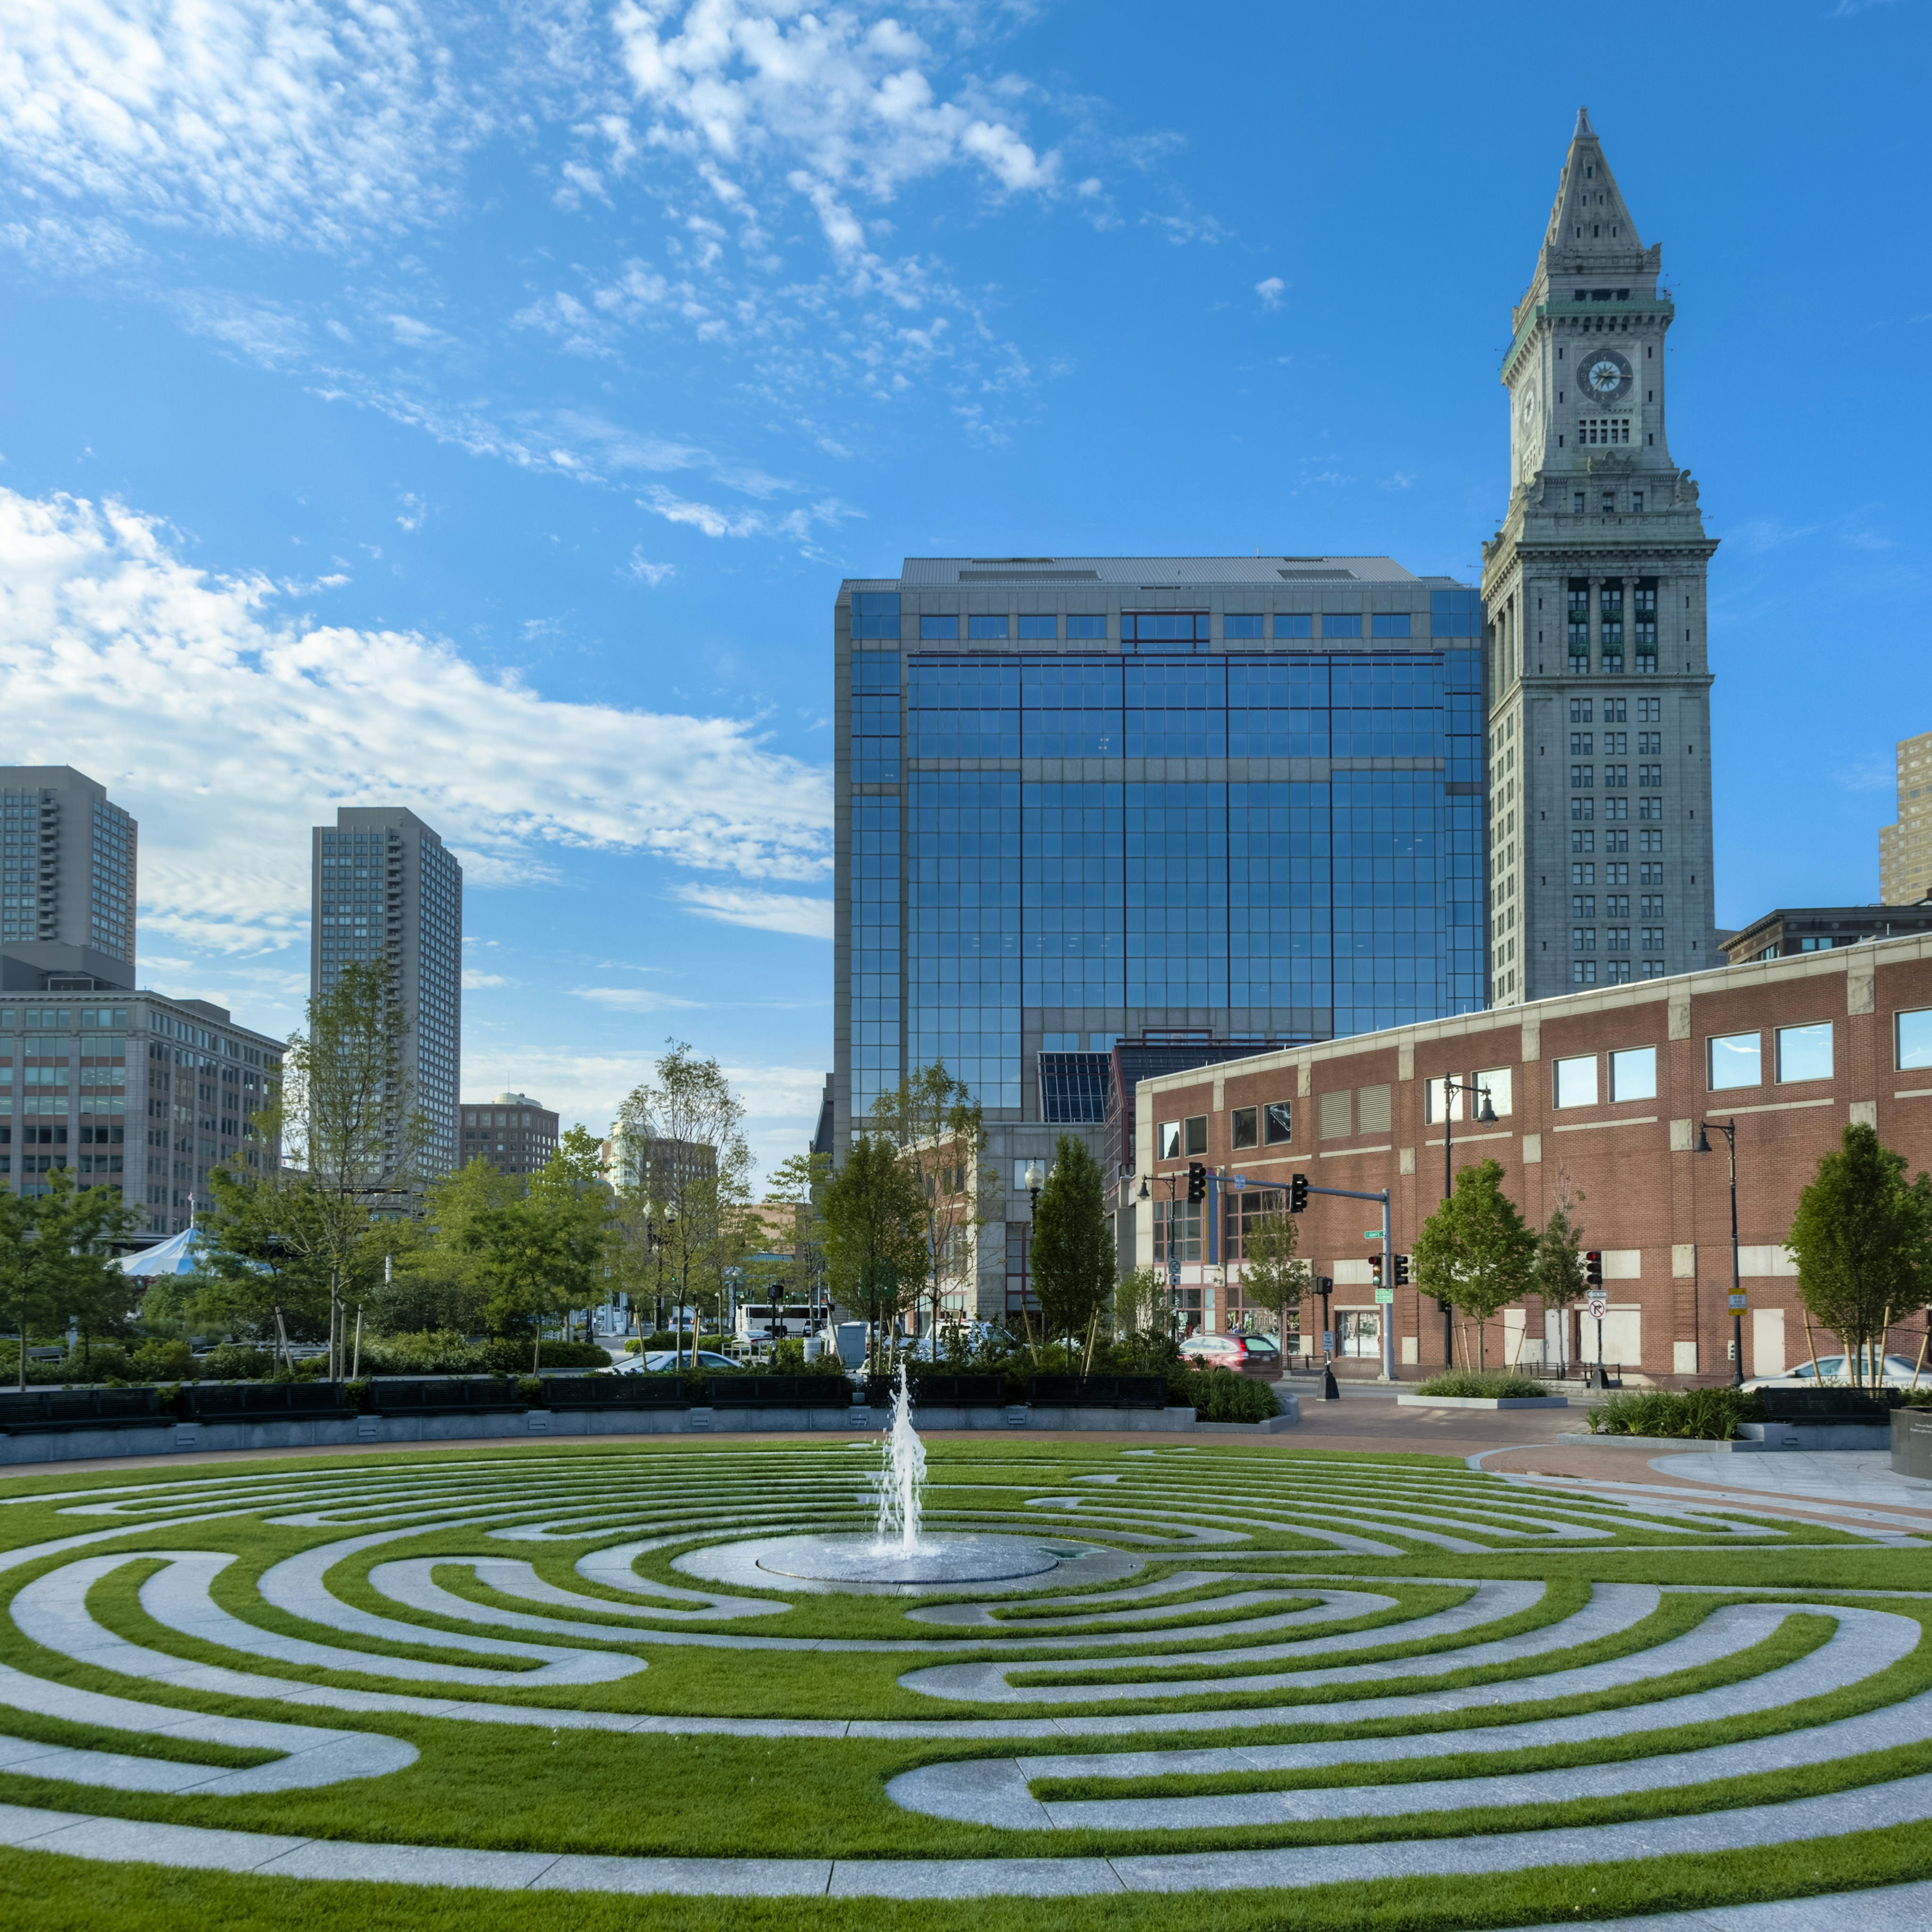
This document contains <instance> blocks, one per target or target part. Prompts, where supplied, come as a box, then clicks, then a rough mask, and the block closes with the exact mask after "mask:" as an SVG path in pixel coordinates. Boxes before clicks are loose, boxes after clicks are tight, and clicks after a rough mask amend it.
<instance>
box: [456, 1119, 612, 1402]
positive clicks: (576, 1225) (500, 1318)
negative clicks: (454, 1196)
mask: <svg viewBox="0 0 1932 1932" xmlns="http://www.w3.org/2000/svg"><path fill="white" fill-rule="evenodd" d="M457 1238H458V1240H459V1241H460V1242H461V1243H462V1244H463V1245H464V1246H465V1247H466V1248H467V1249H468V1250H469V1252H470V1253H472V1254H473V1255H475V1257H476V1261H477V1273H478V1277H479V1279H480V1280H481V1283H483V1285H484V1288H485V1289H486V1290H487V1295H488V1299H487V1301H486V1303H485V1304H484V1314H485V1316H486V1317H487V1319H488V1320H489V1322H490V1325H491V1326H492V1327H493V1328H496V1330H498V1331H499V1332H501V1331H505V1330H508V1329H512V1328H521V1327H523V1326H526V1325H527V1326H528V1328H529V1331H530V1335H531V1345H530V1372H531V1373H532V1374H533V1375H534V1374H535V1373H536V1371H537V1370H538V1369H539V1368H540V1367H541V1366H542V1363H543V1325H544V1321H545V1319H547V1318H548V1317H550V1316H561V1315H564V1314H565V1313H567V1312H568V1310H571V1309H573V1308H587V1307H591V1306H592V1304H594V1302H595V1298H596V1296H597V1295H598V1292H599V1291H600V1290H601V1286H602V1284H603V1280H604V1268H603V1263H604V1249H605V1247H606V1246H607V1243H608V1241H609V1239H610V1198H609V1196H608V1195H607V1193H606V1192H605V1190H604V1187H603V1185H602V1177H601V1162H600V1161H599V1159H598V1151H597V1143H596V1142H595V1141H594V1140H592V1139H591V1137H590V1136H589V1134H588V1133H586V1132H585V1131H584V1130H583V1128H582V1127H573V1128H571V1130H570V1131H569V1132H568V1133H566V1134H565V1136H564V1137H563V1140H562V1144H561V1145H559V1148H557V1151H556V1153H555V1154H552V1155H551V1156H550V1159H549V1160H548V1161H547V1163H545V1164H544V1168H543V1169H542V1171H541V1172H540V1173H538V1174H537V1175H533V1176H532V1178H531V1181H530V1186H529V1192H528V1193H526V1194H525V1195H524V1196H523V1197H522V1198H521V1199H517V1200H511V1201H506V1202H503V1203H502V1205H499V1206H494V1207H485V1208H479V1209H478V1210H477V1211H476V1212H475V1214H472V1216H471V1217H470V1218H469V1221H468V1223H466V1226H464V1227H463V1230H462V1231H461V1232H460V1235H458V1237H457Z"/></svg>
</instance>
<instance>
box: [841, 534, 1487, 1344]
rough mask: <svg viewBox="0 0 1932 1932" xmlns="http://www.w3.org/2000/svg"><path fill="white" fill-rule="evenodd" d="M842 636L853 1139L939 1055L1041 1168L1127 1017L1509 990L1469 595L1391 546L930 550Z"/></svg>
mask: <svg viewBox="0 0 1932 1932" xmlns="http://www.w3.org/2000/svg"><path fill="white" fill-rule="evenodd" d="M834 625H835V643H836V650H837V679H838V688H837V703H838V732H839V755H838V793H837V809H838V959H837V968H836V970H837V974H838V1028H837V1071H836V1074H835V1091H834V1100H835V1106H836V1108H837V1110H838V1115H839V1118H838V1121H837V1122H836V1139H837V1141H838V1144H839V1145H843V1144H844V1140H845V1139H846V1137H847V1136H849V1134H850V1133H852V1132H853V1131H855V1130H857V1129H859V1128H860V1127H862V1125H863V1124H864V1121H865V1115H866V1113H867V1112H868V1109H869V1108H870V1106H871V1103H872V1102H873V1100H874V1099H875V1098H876V1097H877V1095H878V1094H879V1093H880V1092H881V1091H884V1090H887V1089H889V1088H891V1087H892V1085H894V1084H895V1082H897V1081H898V1079H899V1078H900V1076H901V1073H904V1072H905V1071H907V1070H911V1069H915V1068H917V1067H921V1066H924V1065H926V1064H930V1063H931V1062H932V1061H935V1060H938V1061H944V1063H945V1064H946V1065H947V1067H948V1068H949V1069H950V1070H952V1071H953V1073H956V1075H958V1076H959V1077H960V1078H961V1079H964V1080H965V1081H966V1082H968V1084H969V1085H971V1087H972V1088H973V1089H974V1092H975V1093H976V1094H977V1095H978V1097H979V1098H980V1101H981V1103H982V1104H983V1106H984V1107H985V1108H986V1112H987V1116H988V1120H989V1124H993V1125H994V1126H995V1134H994V1142H995V1147H994V1151H993V1153H994V1158H995V1162H996V1164H999V1165H1001V1171H1002V1173H1003V1175H1004V1173H1005V1171H1006V1170H1005V1163H1007V1161H1008V1160H1010V1163H1011V1165H1012V1166H1013V1169H1014V1170H1015V1172H1016V1174H1017V1172H1019V1170H1022V1169H1024V1166H1025V1161H1026V1160H1027V1158H1028V1157H1031V1156H1032V1155H1034V1154H1046V1153H1048V1152H1050V1151H1051V1147H1052V1141H1053V1139H1054V1138H1055V1135H1057V1134H1058V1133H1060V1132H1062V1131H1064V1130H1065V1128H1066V1127H1067V1125H1069V1124H1074V1125H1079V1126H1081V1127H1083V1128H1085V1130H1087V1131H1088V1133H1090V1136H1092V1137H1094V1138H1095V1139H1096V1151H1097V1152H1098V1151H1099V1149H1098V1142H1097V1136H1098V1132H1099V1123H1100V1121H1101V1120H1102V1118H1103V1115H1104V1112H1105V1099H1106V1095H1105V1086H1106V1075H1105V1068H1106V1058H1105V1056H1106V1055H1107V1054H1108V1053H1109V1051H1110V1050H1111V1049H1112V1046H1113V1044H1114V1043H1115V1040H1118V1039H1119V1038H1121V1037H1123V1036H1126V1035H1134V1036H1148V1035H1153V1036H1158V1035H1160V1034H1162V1033H1163V1032H1166V1031H1172V1032H1174V1033H1175V1034H1192V1035H1196V1036H1199V1037H1215V1038H1219V1039H1229V1038H1235V1039H1253V1040H1255V1041H1256V1042H1257V1043H1259V1042H1262V1041H1264V1040H1267V1041H1297V1040H1320V1039H1327V1038H1329V1037H1333V1036H1334V1035H1337V1034H1350V1033H1357V1032H1361V1031H1366V1030H1367V1029H1369V1028H1376V1027H1382V1026H1390V1025H1399V1024H1400V1023H1402V1022H1406V1021H1412V1020H1422V1019H1433V1018H1435V1017H1437V1016H1442V1015H1445V1014H1451V1013H1469V1012H1472V1011H1475V1010H1477V1009H1478V1008H1480V1007H1482V1006H1483V1005H1484V1004H1486V995H1487V988H1486V985H1485V981H1484V970H1485V957H1486V929H1485V925H1484V885H1485V881H1484V859H1483V854H1484V832H1483V811H1484V805H1483V799H1484V790H1485V778H1486V772H1485V768H1484V727H1483V718H1484V715H1485V713H1484V702H1485V700H1484V691H1483V688H1482V680H1483V652H1482V651H1481V615H1480V608H1479V605H1478V599H1477V594H1476V592H1475V591H1474V590H1472V589H1470V588H1469V587H1468V586H1466V585H1463V584H1460V583H1455V582H1454V581H1453V580H1451V579H1449V578H1447V577H1416V576H1414V575H1412V574H1411V573H1410V572H1409V571H1406V570H1405V569H1403V568H1402V566H1401V565H1399V564H1397V563H1396V562H1394V561H1393V560H1392V559H1389V558H1386V557H1336V558H1319V559H1316V558H1287V557H1257V558H1252V559H1251V558H1245V557H1235V558H1225V557H1212V558H1118V557H1103V558H1052V559H972V558H943V559H942V558H910V559H907V561H906V563H905V565H904V569H903V570H902V571H901V574H900V575H899V576H898V577H897V578H896V579H873V580H850V581H847V583H845V584H844V585H843V586H841V589H840V592H839V595H838V603H837V605H836V607H835V617H834ZM1010 1198H1012V1197H1010ZM1017 1198H1018V1199H1019V1200H1020V1201H1021V1202H1022V1207H1021V1208H1019V1209H1018V1210H1014V1209H1011V1208H1010V1209H1009V1212H1010V1214H1015V1215H1016V1216H1017V1217H1019V1218H1020V1219H1024V1213H1025V1211H1024V1196H1023V1194H1022V1195H1018V1196H1017ZM990 1268H991V1264H990V1262H989V1271H990ZM989 1312H990V1310H989Z"/></svg>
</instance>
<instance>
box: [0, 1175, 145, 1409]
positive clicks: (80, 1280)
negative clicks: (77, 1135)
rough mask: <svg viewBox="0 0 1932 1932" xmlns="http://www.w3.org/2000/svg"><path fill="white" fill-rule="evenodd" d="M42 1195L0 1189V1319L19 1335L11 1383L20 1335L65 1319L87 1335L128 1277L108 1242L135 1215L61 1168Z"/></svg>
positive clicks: (117, 1302) (23, 1358) (124, 1290)
mask: <svg viewBox="0 0 1932 1932" xmlns="http://www.w3.org/2000/svg"><path fill="white" fill-rule="evenodd" d="M47 1190H48V1191H47V1192H46V1193H45V1194H17V1193H13V1191H12V1190H10V1189H7V1190H0V1322H5V1325H6V1326H7V1327H8V1328H11V1329H12V1330H13V1332H14V1333H15V1334H17V1336H18V1337H20V1363H19V1370H20V1383H19V1386H20V1388H23V1389H24V1388H26V1386H27V1337H28V1334H30V1333H31V1332H33V1331H39V1332H40V1333H41V1334H46V1333H47V1332H48V1331H50V1330H52V1329H55V1328H60V1327H61V1326H62V1325H64V1324H65V1322H67V1321H68V1319H70V1318H72V1319H74V1320H76V1321H77V1322H80V1325H82V1326H83V1328H86V1329H87V1330H88V1331H89V1332H90V1333H91V1332H92V1331H93V1330H95V1329H96V1328H99V1326H100V1325H101V1322H102V1320H103V1319H104V1318H110V1319H111V1317H112V1316H113V1315H114V1314H115V1313H117V1312H118V1311H119V1310H122V1309H124V1308H125V1307H127V1298H128V1294H129V1283H128V1280H127V1276H126V1274H124V1273H123V1272H122V1271H121V1270H120V1269H119V1268H116V1267H115V1265H114V1262H113V1256H111V1254H110V1253H109V1250H108V1244H109V1243H110V1242H111V1241H114V1240H115V1239H116V1238H118V1237H120V1236H121V1235H126V1234H128V1233H130V1232H132V1230H133V1228H134V1227H135V1226H136V1224H137V1223H138V1222H139V1220H140V1218H141V1217H140V1216H139V1214H138V1213H137V1212H136V1211H135V1210H134V1209H133V1208H129V1207H127V1206H125V1205H124V1204H123V1202H122V1201H121V1196H120V1195H119V1194H118V1193H117V1192H116V1191H115V1190H114V1189H113V1188H111V1187H78V1186H77V1185H76V1184H75V1181H74V1176H73V1175H71V1174H70V1173H68V1172H67V1171H66V1170H65V1169H56V1170H55V1172H52V1173H51V1174H49V1175H48V1176H47Z"/></svg>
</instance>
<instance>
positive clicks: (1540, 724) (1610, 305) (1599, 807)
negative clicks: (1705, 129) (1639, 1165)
mask: <svg viewBox="0 0 1932 1932" xmlns="http://www.w3.org/2000/svg"><path fill="white" fill-rule="evenodd" d="M1662 254H1663V251H1662V250H1661V248H1657V247H1652V248H1646V247H1645V246H1644V245H1643V241H1642V239H1640V236H1638V233H1637V225H1636V223H1634V221H1633V220H1631V213H1630V210H1629V209H1628V208H1627V207H1626V206H1625V203H1624V199H1623V196H1622V193H1620V192H1619V190H1618V187H1617V184H1616V178H1615V177H1614V176H1613V175H1612V174H1611V172H1610V163H1608V162H1607V160H1605V159H1604V150H1603V146H1602V144H1601V142H1599V141H1598V138H1597V133H1596V130H1595V128H1593V127H1592V126H1591V124H1590V116H1589V110H1587V109H1580V110H1578V112H1577V129H1576V132H1575V133H1574V134H1573V135H1572V136H1571V141H1570V151H1569V154H1568V157H1566V158H1565V161H1564V163H1563V172H1562V174H1561V175H1560V176H1559V178H1558V180H1557V184H1556V202H1555V204H1554V205H1553V207H1552V208H1551V209H1550V221H1549V225H1548V226H1547V229H1545V231H1544V238H1543V247H1542V250H1541V253H1540V254H1539V255H1538V258H1537V263H1536V272H1535V275H1533V276H1532V278H1531V279H1530V284H1529V292H1528V293H1526V295H1525V296H1524V297H1523V300H1522V302H1521V303H1520V304H1519V305H1518V306H1517V310H1516V312H1515V315H1514V319H1513V320H1514V340H1513V341H1511V344H1510V348H1509V353H1508V355H1507V356H1505V358H1504V359H1503V365H1502V381H1503V384H1504V386H1505V388H1506V389H1508V392H1509V399H1510V499H1509V509H1508V514H1507V515H1506V516H1505V518H1504V520H1503V524H1502V528H1501V529H1499V530H1498V531H1497V532H1496V535H1495V536H1494V537H1493V538H1491V539H1490V541H1488V542H1487V543H1486V544H1484V546H1483V604H1484V615H1485V619H1486V636H1487V639H1488V646H1489V652H1490V680H1489V688H1490V757H1489V772H1490V922H1489V925H1490V1002H1491V1004H1493V1005H1495V1006H1499V1007H1502V1006H1516V1005H1520V1004H1521V1003H1522V1002H1523V1001H1526V1000H1536V999H1546V998H1550V997H1552V996H1553V995H1557V994H1561V993H1568V992H1574V991H1577V990H1579V989H1582V988H1583V987H1586V986H1603V985H1607V984H1616V983H1619V982H1622V981H1627V980H1645V979H1661V978H1664V977H1667V975H1670V974H1676V973H1688V972H1692V971H1696V970H1697V969H1698V968H1702V967H1706V966H1709V965H1715V964H1718V963H1719V962H1721V960H1722V959H1723V957H1724V956H1723V954H1722V953H1721V952H1720V951H1718V949H1717V947H1716V946H1715V941H1714V939H1713V936H1712V903H1713V901H1712V886H1711V852H1712V838H1711V770H1710V686H1711V676H1710V671H1709V666H1708V661H1707V658H1706V649H1705V583H1704V580H1705V571H1706V565H1708V563H1709V560H1710V558H1711V555H1712V552H1713V551H1715V550H1716V548H1717V544H1716V543H1715V541H1713V540H1712V538H1709V537H1707V536H1706V535H1705V534H1704V523H1703V515H1702V513H1701V512H1700V510H1699V508H1698V504H1697V484H1696V483H1695V482H1694V481H1693V480H1692V478H1691V472H1689V471H1688V470H1687V469H1679V468H1678V467H1677V466H1676V463H1673V461H1672V460H1671V456H1670V443H1669V441H1668V439H1667V436H1666V434H1665V432H1666V427H1667V420H1668V419H1667V412H1666V410H1665V408H1664V341H1665V337H1666V335H1667V333H1668V332H1669V330H1670V325H1671V323H1672V321H1673V320H1674V318H1675V317H1676V306H1675V305H1674V304H1673V302H1672V301H1671V299H1670V295H1669V293H1667V291H1666V290H1663V289H1661V288H1660V287H1658V272H1659V269H1660V268H1661V260H1662Z"/></svg>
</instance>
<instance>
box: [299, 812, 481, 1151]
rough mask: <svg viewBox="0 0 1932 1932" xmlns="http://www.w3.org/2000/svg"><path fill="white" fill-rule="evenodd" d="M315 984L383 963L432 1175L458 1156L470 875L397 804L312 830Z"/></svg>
mask: <svg viewBox="0 0 1932 1932" xmlns="http://www.w3.org/2000/svg"><path fill="white" fill-rule="evenodd" d="M310 864H311V879H312V881H313V883H312V887H311V905H312V907H313V909H314V917H313V919H312V921H311V935H310V939H309V985H310V987H311V990H312V991H313V992H314V993H315V994H317V995H321V994H323V993H326V992H328V991H329V989H330V988H331V987H332V986H333V985H334V984H335V980H336V979H337V977H338V975H339V974H341V971H342V969H343V968H344V966H346V965H349V964H350V962H352V961H362V962H371V961H380V962H383V963H385V964H386V965H387V966H388V967H389V972H390V976H391V980H392V984H393V985H394V986H395V991H396V994H397V997H398V998H399V999H400V1000H401V1001H402V1004H403V1010H404V1013H406V1014H407V1016H408V1019H409V1022H410V1033H409V1040H408V1046H407V1052H408V1056H409V1059H410V1071H411V1074H412V1076H413V1079H414V1082H415V1085H416V1099H417V1103H418V1104H419V1106H421V1108H422V1111H423V1114H424V1115H425V1118H426V1119H427V1121H428V1124H429V1139H428V1146H427V1147H426V1148H425V1152H424V1162H425V1168H426V1169H427V1171H428V1172H429V1173H430V1174H432V1175H436V1174H442V1173H446V1172H448V1171H449V1169H452V1168H454V1167H455V1166H457V1165H458V1162H459V1160H460V1153H459V1149H460V1145H461V1142H460V1139H459V1137H458V1127H457V1118H456V1117H457V1095H458V1083H459V1080H460V1073H461V1068H462V1059H463V868H462V867H461V866H460V865H458V863H457V862H456V860H455V858H454V857H453V856H452V855H451V853H449V850H448V849H447V848H446V847H445V846H444V844H443V840H442V839H441V838H440V837H439V836H438V835H437V833H436V832H434V831H432V830H431V829H430V827H429V826H427V825H425V823H423V822H422V820H421V819H420V818H419V817H417V816H416V814H415V813H414V812H413V811H406V810H404V808H402V807H401V806H400V805H343V806H341V808H338V811H337V812H336V814H335V823H334V824H333V825H332V826H330V825H318V826H316V827H315V828H314V832H313V835H312V840H311V858H310Z"/></svg>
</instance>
